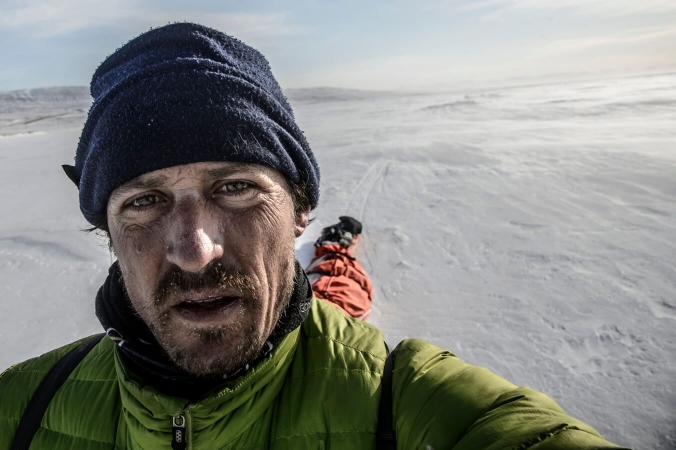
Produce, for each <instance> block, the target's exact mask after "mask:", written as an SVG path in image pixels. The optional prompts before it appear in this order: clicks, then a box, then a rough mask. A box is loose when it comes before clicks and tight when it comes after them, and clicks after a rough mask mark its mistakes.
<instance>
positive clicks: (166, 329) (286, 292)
mask: <svg viewBox="0 0 676 450" xmlns="http://www.w3.org/2000/svg"><path fill="white" fill-rule="evenodd" d="M293 261H294V258H293V255H292V257H291V259H290V260H287V261H285V263H284V264H283V267H281V268H280V269H281V277H280V282H279V285H278V286H277V290H276V295H275V296H274V298H270V299H268V301H269V302H272V304H271V305H270V306H269V307H268V308H266V307H265V306H266V305H265V297H266V296H267V295H269V294H268V292H269V290H268V289H267V286H257V285H256V282H255V279H254V278H253V277H251V276H249V275H248V274H247V273H246V272H245V271H244V270H243V269H242V268H241V267H239V266H237V265H234V264H230V265H226V264H225V263H223V262H222V261H214V262H212V263H210V264H209V265H208V266H206V267H205V268H204V269H203V270H202V271H200V272H199V273H193V272H187V271H184V270H182V269H180V268H179V267H177V266H171V267H170V269H169V270H167V272H165V274H164V275H163V276H162V278H161V279H160V281H159V282H158V284H157V287H156V288H155V293H154V296H153V299H152V302H150V304H146V305H144V306H146V308H144V309H145V311H143V314H140V315H141V317H142V319H144V321H145V322H146V323H147V325H148V327H149V328H150V330H151V332H152V333H153V335H154V336H155V338H156V339H157V342H158V343H159V344H160V346H161V347H162V348H163V349H164V350H165V352H166V353H167V355H168V356H169V359H170V360H171V361H172V362H173V363H174V364H175V365H176V366H178V367H179V368H181V369H182V370H184V371H185V372H187V373H189V374H191V375H195V376H199V377H227V376H230V375H233V374H235V373H236V372H238V371H239V370H241V369H242V368H244V367H245V366H246V365H247V364H250V363H251V362H253V361H254V360H255V359H256V358H257V357H258V355H260V354H261V351H262V349H263V346H264V345H265V341H266V340H267V339H268V337H269V335H270V333H271V332H272V330H273V329H274V325H275V324H277V322H278V321H279V318H280V316H281V315H282V313H283V311H284V310H285V309H286V307H287V305H288V303H289V300H290V298H291V294H292V292H293V287H294V263H293ZM209 289H223V290H234V291H237V292H238V293H239V300H238V301H237V304H235V305H233V308H235V309H234V310H233V311H230V312H229V314H230V315H232V320H229V321H228V323H226V324H214V325H204V324H190V322H189V321H184V320H180V319H178V318H177V317H176V314H175V313H174V312H171V311H170V309H171V307H169V306H167V305H168V304H170V302H171V300H173V299H176V298H177V297H180V296H181V294H183V293H187V292H191V291H192V292H195V291H198V292H199V291H201V290H209ZM266 309H268V310H269V309H271V318H272V320H271V325H270V326H267V327H266V326H265V323H264V322H265V320H266V317H265V316H266Z"/></svg>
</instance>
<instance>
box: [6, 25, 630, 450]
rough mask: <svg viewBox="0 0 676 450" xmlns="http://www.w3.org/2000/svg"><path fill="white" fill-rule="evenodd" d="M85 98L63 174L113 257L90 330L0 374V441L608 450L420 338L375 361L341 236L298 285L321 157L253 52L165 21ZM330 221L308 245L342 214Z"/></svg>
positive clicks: (107, 65) (536, 400)
mask: <svg viewBox="0 0 676 450" xmlns="http://www.w3.org/2000/svg"><path fill="white" fill-rule="evenodd" d="M91 93H92V96H93V98H94V103H93V104H92V106H91V109H90V111H89V115H88V118H87V122H86V124H85V126H84V129H83V131H82V136H81V138H80V142H79V145H78V148H77V152H76V156H75V165H74V166H65V170H66V173H67V174H68V176H69V177H70V178H71V180H73V181H74V182H75V184H76V185H77V186H78V189H79V196H80V197H79V198H80V208H81V210H82V213H83V214H84V216H85V218H86V219H87V220H88V221H89V222H90V223H91V224H92V225H93V226H94V227H96V228H99V229H101V230H103V231H104V232H106V233H108V235H109V238H110V244H111V248H112V249H113V250H114V252H115V255H116V256H117V261H116V262H115V263H114V264H113V265H112V267H111V268H110V273H109V275H108V278H107V279H106V280H105V282H104V284H103V286H102V287H101V289H100V291H99V293H98V295H97V298H96V312H97V316H98V318H99V320H100V321H101V324H102V325H103V328H104V330H105V331H106V335H105V337H102V338H101V337H100V336H99V340H87V341H85V342H86V343H87V344H86V345H85V346H84V347H83V345H84V344H81V343H79V342H76V343H73V344H71V345H68V346H66V347H63V348H60V349H57V350H54V351H52V352H50V353H47V354H45V355H42V356H40V357H38V358H35V359H32V360H29V361H26V362H24V363H20V364H17V365H15V366H13V367H12V368H10V369H9V370H7V371H6V372H5V373H4V374H3V375H2V376H1V378H0V393H1V395H2V397H1V398H2V403H1V406H0V411H1V414H0V448H2V449H9V448H28V447H29V446H30V448H33V449H75V448H77V449H111V450H113V449H116V450H121V449H164V448H173V449H185V448H189V449H195V450H197V449H210V450H213V449H294V450H298V449H373V448H376V447H378V448H395V446H396V448H400V449H414V448H415V449H447V448H454V449H472V450H474V449H483V448H491V449H506V448H529V449H538V450H542V449H547V448H557V449H560V448H576V449H579V448H588V449H591V448H617V447H616V446H614V445H612V444H610V443H608V442H607V441H605V440H604V439H603V438H602V437H601V436H600V435H599V434H598V433H597V432H595V431H594V430H593V429H591V428H590V427H588V426H587V425H585V424H583V423H581V422H579V421H577V420H575V419H572V418H570V417H569V416H567V415H566V414H565V413H564V411H563V410H562V409H561V408H560V407H559V406H557V405H556V404H555V403H554V402H553V401H552V400H551V399H549V398H548V397H546V396H545V395H543V394H540V393H538V392H535V391H533V390H531V389H528V388H525V387H522V388H517V387H516V386H514V385H512V384H511V383H509V382H508V381H505V380H503V379H502V378H500V377H498V376H497V375H494V374H492V373H490V372H489V371H488V370H486V369H483V368H480V367H474V366H471V365H468V364H465V363H463V362H461V361H460V360H458V359H457V358H456V357H455V356H454V355H453V354H451V353H449V352H447V351H444V350H441V349H439V348H437V347H435V346H433V345H431V344H429V343H427V342H425V341H421V340H406V341H404V342H402V343H401V344H400V345H399V346H398V347H397V349H396V352H395V353H394V355H395V356H394V358H393V359H392V358H391V357H389V358H388V352H387V349H386V345H385V343H384V342H383V338H382V335H381V333H380V332H379V331H378V330H377V329H376V328H374V327H372V326H370V325H368V324H366V323H364V322H363V321H360V320H357V319H354V318H352V317H350V316H349V315H348V314H345V312H344V311H341V310H340V309H343V310H345V311H348V312H350V311H353V312H354V311H357V310H358V308H353V307H352V306H353V305H352V306H350V301H351V298H352V297H356V296H359V295H362V294H359V291H360V289H361V292H362V293H366V294H367V297H368V299H369V301H370V289H371V288H370V284H368V283H367V282H365V281H364V279H363V278H362V279H361V282H360V281H359V276H357V277H356V278H355V276H353V275H354V273H355V270H356V271H357V272H359V271H362V270H361V268H360V266H357V265H356V263H354V262H351V261H353V260H354V255H353V254H352V253H351V252H350V251H348V249H349V248H350V245H351V244H352V242H351V241H350V239H347V240H346V239H345V237H346V234H344V233H343V234H341V233H338V234H339V236H338V238H337V239H336V242H333V243H332V244H331V245H335V248H334V249H333V250H332V251H330V252H329V251H328V250H327V251H326V252H325V253H331V254H332V255H333V256H332V257H331V258H329V259H331V261H333V262H332V263H331V266H330V267H331V269H326V268H325V269H322V270H325V271H328V272H331V271H332V270H333V268H335V267H338V263H339V262H340V264H342V266H340V267H345V270H344V271H342V272H341V273H331V274H328V272H326V273H323V272H322V271H321V270H319V271H317V270H315V269H317V268H319V267H324V266H325V264H324V266H322V264H323V263H325V262H326V258H325V254H324V253H322V255H318V256H320V259H318V260H317V261H316V264H314V265H313V269H312V270H311V272H313V276H314V277H315V278H316V275H317V274H319V276H320V278H321V276H322V275H327V274H328V275H330V276H345V277H347V279H348V280H352V282H355V280H357V281H356V283H357V284H356V285H355V286H356V287H354V286H353V287H354V289H352V288H350V289H345V290H344V291H343V293H342V294H341V295H338V296H334V297H332V294H331V292H330V291H331V284H332V283H327V282H324V283H323V284H321V283H320V284H315V286H317V288H316V292H317V293H318V294H319V292H320V290H321V293H322V295H321V296H322V298H323V299H318V298H316V297H313V289H312V287H311V285H310V282H309V281H308V278H307V276H306V274H305V272H304V271H303V269H302V268H301V267H300V266H299V264H298V263H297V262H296V260H295V257H294V240H295V239H296V238H297V237H299V236H301V234H302V233H303V232H304V230H305V228H306V227H307V225H308V222H309V217H310V212H311V210H312V209H314V208H315V207H316V206H317V203H318V200H319V184H320V176H319V167H318V165H317V162H316V160H315V157H314V156H313V154H312V151H311V149H310V147H309V145H308V143H307V142H306V139H305V137H304V136H303V133H302V132H301V130H300V129H299V128H298V126H297V125H296V123H295V120H294V117H293V113H292V110H291V107H290V106H289V104H288V102H287V100H286V98H285V97H284V95H283V94H282V91H281V89H280V87H279V86H278V84H277V82H276V81H275V79H274V77H273V76H272V73H271V72H270V69H269V67H268V64H267V62H266V61H265V59H264V58H263V56H262V55H261V54H260V53H258V52H257V51H255V50H254V49H252V48H250V47H248V46H246V45H244V44H243V43H241V42H239V41H237V40H236V39H233V38H231V37H229V36H227V35H225V34H223V33H220V32H218V31H216V30H212V29H209V28H205V27H202V26H199V25H195V24H187V23H179V24H172V25H168V26H165V27H162V28H159V29H155V30H151V31H149V32H147V33H145V34H143V35H141V36H139V37H137V38H136V39H134V40H132V41H130V42H129V43H127V44H126V45H125V46H123V47H122V48H120V49H119V50H117V51H116V52H115V53H113V54H112V55H111V56H110V57H108V58H107V59H106V60H105V61H104V62H103V63H102V64H101V66H100V67H99V68H98V70H97V71H96V73H95V74H94V77H93V79H92V84H91ZM348 219H349V218H348ZM341 224H343V225H342V228H341V227H337V230H325V237H327V238H328V237H330V236H331V234H332V233H333V232H335V231H338V232H341V231H343V232H344V231H345V230H346V229H347V228H346V227H348V226H353V227H356V225H357V224H358V223H357V224H355V223H353V222H350V220H347V219H345V220H343V218H341ZM359 226H360V225H359ZM352 231H353V233H352V234H351V235H356V234H358V230H356V229H355V228H353V229H352ZM320 243H322V244H325V242H320ZM341 246H342V247H343V248H345V249H346V250H344V251H342V250H340V247H341ZM326 248H328V247H324V249H326ZM336 255H340V256H336ZM348 269H350V270H348ZM362 272H363V271H362ZM350 274H353V275H350ZM362 275H363V273H362ZM315 281H317V280H315ZM333 284H335V285H338V284H340V283H333ZM319 286H322V287H321V289H320V288H319ZM339 297H340V298H342V300H340V301H339V300H337V299H338V298H339ZM332 298H333V299H334V300H332ZM330 301H333V303H334V304H335V305H336V306H338V307H336V306H334V304H331V303H330ZM411 301H415V299H411ZM367 309H368V308H362V309H360V310H359V312H358V313H357V312H354V314H353V315H364V314H366V313H367V312H368V311H367ZM73 349H76V351H74V352H73ZM83 349H84V350H83ZM71 355H79V360H77V362H76V363H69V364H70V366H71V367H69V368H68V370H66V369H64V367H65V366H63V365H61V364H62V361H66V360H68V361H70V359H69V358H71ZM390 365H393V367H391V366H390ZM52 367H57V370H54V369H52ZM56 379H60V380H61V381H59V383H56V382H54V381H53V380H56ZM61 383H62V384H61ZM54 384H60V387H59V388H58V389H53V388H52V387H50V386H52V385H54ZM47 393H49V394H47ZM40 405H41V406H42V410H40V408H39V407H38V406H40ZM27 409H28V410H29V413H25V411H26V410H27ZM35 411H41V412H40V414H36V413H35ZM35 417H37V419H35ZM26 424H29V425H26ZM30 424H32V425H30ZM27 430H28V431H27ZM26 442H27V443H26ZM13 446H14V447H13Z"/></svg>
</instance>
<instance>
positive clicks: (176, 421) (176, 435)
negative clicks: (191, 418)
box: [171, 414, 188, 450]
mask: <svg viewBox="0 0 676 450" xmlns="http://www.w3.org/2000/svg"><path fill="white" fill-rule="evenodd" d="M171 425H172V427H171V448H172V450H185V449H186V448H187V447H188V444H187V442H186V433H185V416H184V415H183V414H179V415H178V416H176V417H172V418H171Z"/></svg>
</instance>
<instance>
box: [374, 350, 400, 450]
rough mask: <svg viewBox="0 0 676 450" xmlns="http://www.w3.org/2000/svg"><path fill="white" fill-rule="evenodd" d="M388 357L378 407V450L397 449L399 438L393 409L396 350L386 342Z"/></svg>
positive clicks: (381, 382)
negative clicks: (392, 349)
mask: <svg viewBox="0 0 676 450" xmlns="http://www.w3.org/2000/svg"><path fill="white" fill-rule="evenodd" d="M385 349H386V350H387V358H386V359H385V367H384V368H383V378H382V379H381V381H380V386H381V391H382V392H381V394H380V406H379V408H378V427H377V428H376V450H396V448H397V439H396V436H395V433H394V414H393V411H392V370H393V369H394V352H393V351H392V352H391V351H390V348H389V347H388V346H387V343H385Z"/></svg>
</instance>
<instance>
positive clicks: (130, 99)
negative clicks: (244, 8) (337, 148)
mask: <svg viewBox="0 0 676 450" xmlns="http://www.w3.org/2000/svg"><path fill="white" fill-rule="evenodd" d="M91 95H92V97H93V98H94V103H93V104H92V106H91V108H90V110H89V115H88V117H87V121H86V123H85V126H84V129H83V130H82V135H81V136H80V142H79V144H78V147H77V153H76V155H75V166H64V170H65V172H66V174H67V175H68V176H69V178H70V179H71V180H73V182H75V184H76V185H77V186H78V188H79V190H80V209H81V210H82V213H83V214H84V216H85V218H86V219H87V220H88V221H89V222H90V223H92V224H93V225H96V226H100V225H102V224H103V221H104V218H105V212H106V206H107V203H108V198H109V196H110V194H111V192H113V190H115V188H117V187H118V186H120V185H122V184H124V183H125V182H127V181H130V180H132V179H134V178H136V177H138V176H140V175H142V174H144V173H148V172H151V171H153V170H158V169H164V168H167V167H172V166H177V165H181V164H190V163H196V162H206V161H231V162H243V163H255V164H262V165H265V166H268V167H271V168H273V169H276V170H278V171H279V172H281V173H283V174H284V175H286V176H287V177H288V178H289V179H291V180H292V181H294V182H296V183H303V184H304V185H305V186H306V192H307V195H308V198H309V200H310V204H311V206H312V208H315V207H316V206H317V202H318V200H319V166H318V165H317V161H316V160H315V157H314V155H313V154H312V150H311V149H310V146H309V145H308V143H307V141H306V140H305V136H304V135H303V132H302V131H301V130H300V129H299V128H298V126H297V125H296V122H295V119H294V116H293V111H292V110H291V106H290V105H289V103H288V101H287V100H286V97H284V94H283V93H282V90H281V88H280V87H279V85H278V84H277V81H276V80H275V78H274V77H273V75H272V72H271V71H270V66H269V65H268V62H267V61H266V59H265V58H264V57H263V55H262V54H260V53H259V52H258V51H256V50H254V49H253V48H251V47H249V46H247V45H245V44H244V43H242V42H240V41H238V40H237V39H234V38H232V37H230V36H227V35H225V34H223V33H221V32H219V31H216V30H213V29H211V28H207V27H204V26H201V25H196V24H191V23H176V24H171V25H167V26H164V27H161V28H156V29H153V30H151V31H148V32H147V33H144V34H142V35H140V36H138V37H137V38H135V39H133V40H131V41H130V42H128V43H127V44H126V45H124V46H123V47H122V48H120V49H118V50H117V51H116V52H115V53H113V54H112V55H111V56H109V57H108V58H107V59H106V60H105V61H104V62H103V63H102V64H101V66H99V68H98V69H97V70H96V72H95V73H94V76H93V78H92V82H91Z"/></svg>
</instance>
